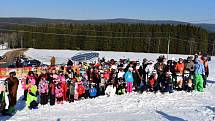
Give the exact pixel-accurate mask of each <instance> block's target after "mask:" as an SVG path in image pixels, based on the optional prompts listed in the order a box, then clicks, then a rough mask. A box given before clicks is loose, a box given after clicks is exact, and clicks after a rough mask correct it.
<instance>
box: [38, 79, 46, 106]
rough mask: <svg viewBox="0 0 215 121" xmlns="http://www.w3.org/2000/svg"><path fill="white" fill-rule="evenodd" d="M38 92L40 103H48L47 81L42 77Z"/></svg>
mask: <svg viewBox="0 0 215 121" xmlns="http://www.w3.org/2000/svg"><path fill="white" fill-rule="evenodd" d="M38 86H39V88H38V89H39V94H40V104H41V105H46V104H47V103H48V82H47V81H46V79H45V78H44V77H43V78H41V80H40V83H39V85H38Z"/></svg>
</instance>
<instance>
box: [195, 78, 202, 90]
mask: <svg viewBox="0 0 215 121" xmlns="http://www.w3.org/2000/svg"><path fill="white" fill-rule="evenodd" d="M195 81H196V85H195V91H199V92H203V82H204V80H203V78H202V75H201V74H197V75H195Z"/></svg>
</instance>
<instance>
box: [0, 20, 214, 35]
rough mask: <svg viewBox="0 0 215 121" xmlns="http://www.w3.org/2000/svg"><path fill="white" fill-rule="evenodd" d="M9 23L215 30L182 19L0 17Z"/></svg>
mask: <svg viewBox="0 0 215 121" xmlns="http://www.w3.org/2000/svg"><path fill="white" fill-rule="evenodd" d="M8 23H19V24H33V25H36V24H46V23H55V24H60V23H64V24H70V23H72V24H104V23H126V24H138V23H143V24H172V25H178V24H192V25H194V26H200V27H202V28H203V29H206V30H207V31H208V32H215V24H206V23H200V24H193V23H187V22H181V21H172V20H139V19H126V18H116V19H98V20H67V19H46V18H25V17H23V18H22V17H20V18H0V27H2V26H5V25H8Z"/></svg>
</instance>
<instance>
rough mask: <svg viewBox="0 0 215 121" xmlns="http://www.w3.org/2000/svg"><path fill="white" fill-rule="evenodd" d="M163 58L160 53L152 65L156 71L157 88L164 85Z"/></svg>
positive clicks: (164, 65) (164, 66)
mask: <svg viewBox="0 0 215 121" xmlns="http://www.w3.org/2000/svg"><path fill="white" fill-rule="evenodd" d="M165 60H166V58H165V57H164V56H163V55H161V56H159V58H158V59H157V63H156V64H155V65H154V69H155V70H156V71H157V74H158V79H157V84H158V87H157V88H159V87H160V86H161V88H162V87H163V85H164V79H163V78H164V77H165V68H166V64H165Z"/></svg>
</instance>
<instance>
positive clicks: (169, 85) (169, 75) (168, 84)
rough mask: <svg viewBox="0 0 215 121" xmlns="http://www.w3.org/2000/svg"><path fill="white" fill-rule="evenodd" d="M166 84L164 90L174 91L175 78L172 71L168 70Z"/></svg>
mask: <svg viewBox="0 0 215 121" xmlns="http://www.w3.org/2000/svg"><path fill="white" fill-rule="evenodd" d="M164 86H165V87H164V92H169V93H173V78H172V72H170V71H167V72H166V75H165V81H164Z"/></svg>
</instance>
